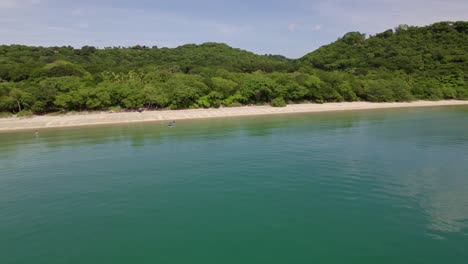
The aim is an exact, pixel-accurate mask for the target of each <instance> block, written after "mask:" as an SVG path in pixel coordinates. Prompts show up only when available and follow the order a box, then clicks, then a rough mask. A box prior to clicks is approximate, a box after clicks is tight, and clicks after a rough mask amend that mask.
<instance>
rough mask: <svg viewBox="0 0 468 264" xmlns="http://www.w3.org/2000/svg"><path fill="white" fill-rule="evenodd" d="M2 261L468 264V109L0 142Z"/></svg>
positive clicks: (219, 122) (158, 127)
mask: <svg viewBox="0 0 468 264" xmlns="http://www.w3.org/2000/svg"><path fill="white" fill-rule="evenodd" d="M0 263H1V264H10V263H21V264H23V263H24V264H26V263H28V264H29V263H34V264H41V263H44V264H52V263H72V264H74V263H99V264H105V263H112V264H117V263H139V264H141V263H184V264H187V263H201V264H210V263H216V264H218V263H236V264H237V263H268V264H274V263H379V264H384V263H411V264H414V263H424V264H431V263H438V264H439V263H451V264H456V263H460V264H462V263H463V264H466V263H468V107H434V108H413V109H392V110H377V111H354V112H336V113H315V114H300V115H277V116H263V117H252V118H228V119H211V120H191V121H178V122H177V124H176V126H175V127H173V128H169V127H168V126H167V124H166V123H147V124H132V125H115V126H107V127H82V128H69V129H50V130H41V131H40V133H39V135H38V136H37V137H36V136H35V135H34V133H33V132H32V131H26V132H14V133H1V134H0Z"/></svg>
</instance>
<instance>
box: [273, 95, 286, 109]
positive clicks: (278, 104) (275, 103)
mask: <svg viewBox="0 0 468 264" xmlns="http://www.w3.org/2000/svg"><path fill="white" fill-rule="evenodd" d="M271 105H272V106H273V107H286V106H287V105H288V104H287V103H286V101H284V99H283V97H278V98H275V99H273V100H271Z"/></svg>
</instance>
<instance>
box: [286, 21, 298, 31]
mask: <svg viewBox="0 0 468 264" xmlns="http://www.w3.org/2000/svg"><path fill="white" fill-rule="evenodd" d="M297 29H299V24H297V23H290V24H289V25H288V31H289V32H294V31H296V30H297Z"/></svg>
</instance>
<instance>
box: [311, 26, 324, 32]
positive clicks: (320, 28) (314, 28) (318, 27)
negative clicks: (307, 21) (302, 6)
mask: <svg viewBox="0 0 468 264" xmlns="http://www.w3.org/2000/svg"><path fill="white" fill-rule="evenodd" d="M321 30H322V25H315V26H314V27H313V28H312V31H321Z"/></svg>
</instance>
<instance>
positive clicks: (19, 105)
mask: <svg viewBox="0 0 468 264" xmlns="http://www.w3.org/2000/svg"><path fill="white" fill-rule="evenodd" d="M16 103H17V104H18V109H19V112H21V104H20V102H19V101H18V100H16Z"/></svg>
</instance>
